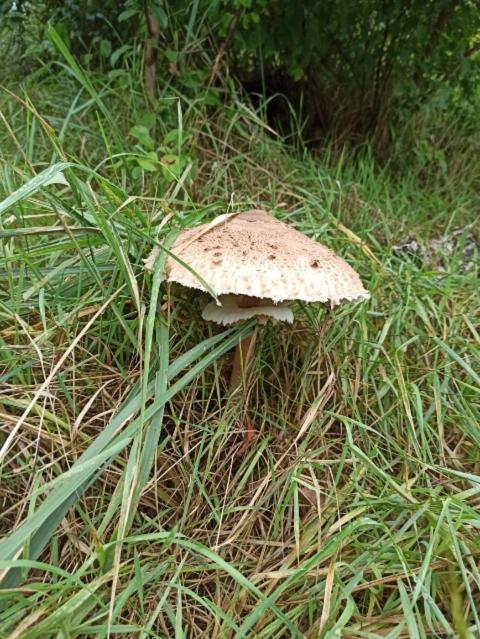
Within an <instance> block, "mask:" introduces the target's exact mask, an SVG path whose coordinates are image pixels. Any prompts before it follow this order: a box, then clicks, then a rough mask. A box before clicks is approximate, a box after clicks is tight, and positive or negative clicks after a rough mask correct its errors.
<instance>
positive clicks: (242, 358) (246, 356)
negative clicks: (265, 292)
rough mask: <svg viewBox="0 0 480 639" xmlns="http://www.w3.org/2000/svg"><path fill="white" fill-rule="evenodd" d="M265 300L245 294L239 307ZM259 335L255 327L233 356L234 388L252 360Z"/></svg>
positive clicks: (231, 386) (231, 378) (231, 385)
mask: <svg viewBox="0 0 480 639" xmlns="http://www.w3.org/2000/svg"><path fill="white" fill-rule="evenodd" d="M262 303H263V301H262V300H261V299H259V298H257V297H250V296H248V295H243V296H242V297H241V298H240V300H239V302H238V306H239V308H252V307H254V306H261V305H262ZM256 336H257V329H256V328H255V329H254V331H253V333H252V334H251V335H248V337H245V338H244V339H242V340H241V341H240V342H239V343H238V344H237V348H236V349H235V355H234V356H233V366H232V373H231V375H230V388H234V386H236V385H237V383H238V382H239V380H240V378H241V375H242V370H243V371H244V372H245V373H246V372H247V371H248V367H249V365H250V363H251V361H252V358H253V353H254V350H255V339H256Z"/></svg>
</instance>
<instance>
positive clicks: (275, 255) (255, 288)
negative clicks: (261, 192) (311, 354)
mask: <svg viewBox="0 0 480 639" xmlns="http://www.w3.org/2000/svg"><path fill="white" fill-rule="evenodd" d="M171 252H172V253H173V254H174V255H176V256H178V257H179V258H180V259H181V260H183V261H184V262H185V263H186V264H188V266H189V267H190V268H191V269H192V270H193V271H194V272H195V273H197V274H198V275H199V276H200V277H201V278H203V279H204V280H205V282H207V284H208V285H209V286H210V287H211V289H212V290H213V291H214V292H215V294H216V295H222V294H226V293H235V294H237V295H248V296H251V297H261V298H270V299H271V300H273V301H274V302H280V301H282V300H303V301H305V302H330V303H331V304H332V305H335V304H339V303H340V302H341V301H342V300H361V299H367V298H368V297H369V294H368V292H367V291H366V290H365V289H364V287H363V285H362V283H361V281H360V278H359V277H358V275H357V273H356V272H355V271H354V270H353V268H352V267H351V266H350V265H349V264H347V263H346V262H345V260H343V259H342V258H341V257H338V256H337V255H335V253H333V251H331V250H330V249H328V248H326V247H325V246H322V244H319V243H318V242H315V241H314V240H311V239H310V238H309V237H307V236H306V235H303V233H300V232H299V231H296V230H295V229H293V228H292V227H290V226H288V224H285V223H284V222H281V221H280V220H277V219H275V218H274V217H273V216H272V215H270V214H269V213H266V212H265V211H257V210H253V211H247V212H245V213H240V214H239V215H236V216H234V217H230V218H227V219H225V221H223V222H221V223H219V224H218V225H212V224H201V225H200V226H196V227H194V228H191V229H187V230H185V231H183V232H182V233H181V234H180V235H179V236H178V238H177V239H176V240H175V242H174V244H173V246H172V248H171ZM166 274H167V280H168V281H169V282H179V283H180V284H183V285H184V286H189V287H192V288H198V289H200V290H203V291H204V290H206V289H205V287H204V286H203V285H202V283H201V282H200V281H199V280H198V279H197V278H196V277H195V275H194V273H191V272H190V271H189V270H188V269H186V268H185V267H183V266H182V265H181V264H180V263H179V262H178V261H177V260H175V259H174V258H172V257H169V258H168V260H167V265H166Z"/></svg>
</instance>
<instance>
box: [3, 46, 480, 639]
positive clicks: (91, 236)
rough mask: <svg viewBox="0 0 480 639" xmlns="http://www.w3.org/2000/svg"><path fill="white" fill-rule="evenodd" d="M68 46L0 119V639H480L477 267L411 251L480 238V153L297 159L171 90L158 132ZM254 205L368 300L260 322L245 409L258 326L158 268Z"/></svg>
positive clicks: (6, 100) (246, 116) (237, 115)
mask: <svg viewBox="0 0 480 639" xmlns="http://www.w3.org/2000/svg"><path fill="white" fill-rule="evenodd" d="M57 45H58V46H59V48H60V49H62V44H61V42H58V43H57ZM63 54H64V58H65V59H66V65H67V67H66V68H60V67H59V66H58V65H57V66H55V67H54V68H53V69H52V68H51V67H46V68H43V69H41V70H39V71H37V72H36V75H35V76H34V77H33V78H32V79H28V78H27V81H26V84H25V86H24V87H23V88H22V89H21V90H19V89H18V87H17V88H16V90H14V91H13V92H9V90H7V89H5V90H4V92H3V95H2V98H1V103H0V110H1V114H0V119H1V123H0V124H1V134H0V136H1V138H0V139H1V144H0V171H1V173H2V179H1V180H0V197H1V199H0V202H2V203H0V211H1V214H0V220H1V226H0V239H1V243H2V244H1V246H2V248H1V262H0V385H1V386H0V389H1V390H0V429H1V430H0V432H1V436H0V437H1V438H0V447H1V448H0V460H1V480H0V500H1V507H2V511H3V514H2V518H1V524H0V527H1V533H2V534H3V535H4V536H3V539H2V540H1V541H0V571H1V573H2V576H3V582H2V585H3V589H2V590H0V636H2V637H22V638H23V637H25V638H26V637H28V638H30V637H31V638H33V637H62V638H63V637H99V638H100V637H107V636H127V637H128V636H132V637H137V636H138V637H162V638H166V637H175V638H182V637H205V636H212V637H219V638H222V637H264V638H273V637H289V638H290V637H306V638H308V639H310V638H313V637H315V638H317V637H322V638H325V639H326V638H328V639H337V638H339V637H342V638H351V639H354V638H355V639H357V638H360V637H362V638H367V637H368V638H372V639H373V638H380V637H382V638H383V637H389V638H391V639H393V638H400V637H419V638H420V637H421V638H423V637H459V638H460V639H467V638H473V637H475V636H478V635H479V634H480V619H479V616H480V613H479V612H478V610H479V609H480V605H479V604H480V571H479V568H478V566H479V559H480V542H479V536H478V528H479V526H480V516H479V514H478V513H479V493H480V455H479V444H480V428H479V424H480V420H479V417H480V406H479V402H478V398H479V388H480V377H479V373H478V371H479V362H480V348H479V346H480V336H479V332H478V323H479V308H480V305H479V297H478V254H476V255H475V256H474V261H473V264H474V268H473V269H470V270H465V269H464V268H463V267H462V241H460V242H459V244H458V246H457V248H456V249H455V251H454V253H453V254H452V255H451V256H448V258H446V259H448V263H447V268H446V269H440V268H439V263H436V262H435V261H434V262H426V261H425V262H422V261H419V260H418V259H415V258H414V257H412V256H409V255H406V254H403V255H402V254H398V252H397V253H396V252H395V251H394V250H392V245H393V244H395V242H397V241H398V240H400V239H401V238H403V237H404V236H405V235H409V234H415V235H416V236H417V237H420V238H427V237H439V236H441V235H442V234H444V233H448V232H449V231H451V230H452V229H454V228H457V227H463V226H464V225H466V224H467V223H469V222H474V221H475V219H476V215H477V211H478V205H479V198H478V191H477V189H476V187H477V185H478V178H479V175H480V173H479V172H478V163H477V164H475V162H474V160H473V158H474V154H472V155H468V153H469V152H468V149H467V150H466V149H462V152H461V153H460V152H458V153H457V154H456V155H455V156H454V157H452V158H451V162H450V163H449V165H448V166H447V167H446V168H439V167H438V166H437V164H436V163H435V162H436V160H435V154H433V155H432V156H428V157H427V159H425V157H423V158H421V161H417V160H415V161H413V160H412V162H411V163H409V162H408V161H404V162H403V165H402V167H403V168H402V170H400V169H399V168H398V166H399V162H400V159H401V157H400V156H401V152H400V151H398V153H397V155H395V156H394V157H392V158H391V161H390V163H389V164H388V165H387V166H385V167H384V168H380V167H379V166H378V165H377V164H376V163H375V161H374V160H373V158H372V157H371V155H369V153H368V152H365V153H364V154H362V155H360V156H356V157H349V156H348V154H347V153H345V154H344V155H343V156H341V157H335V158H334V157H329V156H328V154H327V153H326V152H325V153H324V154H323V155H320V156H319V155H317V156H315V155H312V154H310V153H307V152H306V151H302V150H300V151H296V152H293V151H292V150H291V149H289V148H288V147H286V146H285V145H284V144H283V143H282V142H281V141H280V140H278V139H275V136H273V137H272V135H271V134H270V133H269V131H268V129H267V125H266V124H265V123H263V122H262V120H261V119H260V118H259V116H258V115H257V114H256V113H255V112H254V111H253V110H252V107H251V106H249V104H248V103H246V102H245V101H244V100H243V99H242V97H241V96H236V95H231V94H224V93H222V92H221V91H220V92H219V94H218V95H217V96H216V99H218V101H219V105H217V106H216V107H212V106H210V102H211V99H209V100H206V98H205V96H202V94H201V93H200V94H199V95H198V97H197V98H195V99H193V98H191V97H190V98H189V97H188V96H187V95H186V94H185V93H183V92H182V90H181V89H178V88H175V87H174V86H173V85H172V86H168V87H167V88H166V89H165V92H164V93H162V95H161V97H160V100H159V110H158V113H157V114H156V116H157V117H156V120H155V132H154V133H151V132H150V131H151V128H152V118H151V115H149V114H148V113H146V112H145V110H144V101H143V97H142V95H141V91H140V88H139V86H138V85H137V84H136V83H135V80H134V76H133V75H132V74H129V73H123V74H119V75H117V76H116V77H113V78H112V77H110V78H107V77H94V76H92V77H90V76H88V77H87V76H86V75H85V72H84V71H83V70H82V69H81V68H80V67H76V66H75V65H73V64H72V61H71V60H70V59H69V58H68V52H67V51H63ZM52 70H54V71H55V74H52ZM210 97H211V96H210ZM222 102H223V104H222ZM134 126H136V127H137V128H136V129H133V127H134ZM138 127H140V128H138ZM129 131H130V132H131V133H130V134H129ZM152 144H153V146H152ZM467 146H468V145H467ZM472 146H473V147H475V142H474V141H472V143H471V145H470V147H472ZM158 147H160V148H158ZM470 147H469V148H470ZM430 157H433V158H434V159H433V160H431V159H430ZM249 206H262V207H266V208H270V209H272V210H273V211H274V212H275V214H276V215H277V216H278V217H281V218H283V219H286V220H288V221H289V222H290V223H292V224H294V225H295V226H296V227H297V228H299V229H300V230H302V231H303V232H305V233H307V234H308V235H310V236H311V237H314V238H316V239H319V240H320V241H322V242H323V243H325V244H327V245H328V246H330V247H332V248H333V249H334V250H336V251H337V252H338V253H339V254H341V255H342V256H344V257H345V258H346V259H347V260H348V261H349V262H350V263H351V264H352V265H354V266H355V268H356V269H357V270H358V271H359V272H360V274H361V276H362V279H363V281H364V282H365V284H366V285H367V287H368V288H369V290H370V292H371V295H372V298H371V300H370V301H369V302H368V303H364V304H361V305H358V306H348V305H345V306H343V307H340V308H338V309H335V310H330V309H326V308H324V307H322V306H321V305H298V306H297V307H296V309H295V313H296V318H297V321H296V323H295V325H294V327H293V329H292V328H291V327H284V326H275V327H272V326H266V327H264V328H262V330H261V333H260V335H259V337H258V340H257V343H258V349H257V353H256V359H255V363H254V366H253V368H252V370H251V372H250V373H249V375H248V379H246V380H244V384H243V386H242V387H241V388H240V389H238V390H237V391H236V392H234V393H230V392H229V390H228V372H229V366H230V360H231V352H232V347H233V345H234V344H235V343H236V342H237V341H238V339H239V337H240V336H241V335H244V334H247V333H248V332H249V331H251V330H252V328H253V324H248V325H246V326H244V327H240V328H235V329H233V330H229V331H223V332H222V331H219V330H217V329H216V328H215V327H214V326H211V325H206V324H205V323H204V322H202V321H201V320H200V319H199V310H200V308H201V305H202V303H203V301H204V296H202V295H196V294H193V293H192V292H191V291H185V290H182V289H181V288H180V287H174V286H171V287H169V286H166V285H165V284H164V283H161V274H162V267H163V261H164V259H165V256H166V250H168V246H169V243H170V242H171V241H172V240H173V237H174V235H175V232H176V230H178V229H179V228H180V227H184V226H191V225H194V224H197V223H200V222H202V221H206V220H209V219H211V218H212V217H213V216H214V215H216V214H219V213H223V212H225V211H226V210H242V209H245V208H247V207H249ZM155 246H159V247H161V248H162V249H165V250H161V251H160V252H159V254H158V257H157V261H156V263H155V268H154V272H153V273H149V272H147V271H145V269H144V267H143V265H144V263H143V260H144V259H145V258H146V257H147V255H148V254H149V253H150V251H151V250H152V248H154V247H155ZM245 419H249V420H250V421H251V423H252V426H253V429H254V433H255V437H254V441H253V443H252V445H251V446H250V448H249V449H248V450H247V451H246V452H242V446H243V435H242V428H243V423H244V420H245Z"/></svg>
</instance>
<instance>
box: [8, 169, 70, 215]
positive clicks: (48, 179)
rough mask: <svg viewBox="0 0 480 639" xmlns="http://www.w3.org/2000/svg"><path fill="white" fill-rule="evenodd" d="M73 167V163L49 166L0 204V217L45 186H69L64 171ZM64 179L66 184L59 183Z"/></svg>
mask: <svg viewBox="0 0 480 639" xmlns="http://www.w3.org/2000/svg"><path fill="white" fill-rule="evenodd" d="M71 166H75V164H74V163H73V162H58V163H57V164H52V166H49V167H48V169H45V170H44V171H42V172H41V173H39V174H38V175H36V176H35V177H34V178H32V179H31V180H29V181H28V182H26V183H25V184H24V185H23V186H21V187H20V188H19V189H17V190H16V191H14V192H13V193H11V194H10V195H9V196H8V197H7V198H6V199H5V200H3V202H0V215H1V214H2V213H5V211H7V210H8V209H9V208H11V207H12V206H14V205H15V204H18V203H19V202H21V201H22V200H25V199H26V198H28V197H30V196H31V195H33V194H34V193H36V192H37V191H39V190H40V189H41V188H42V187H43V186H48V185H49V184H64V183H67V184H68V182H66V180H65V177H64V175H63V173H62V171H63V170H64V169H67V168H69V167H71ZM59 176H62V177H59ZM62 178H63V180H65V182H61V181H59V180H62Z"/></svg>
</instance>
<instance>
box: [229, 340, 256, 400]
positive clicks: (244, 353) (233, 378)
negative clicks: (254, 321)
mask: <svg viewBox="0 0 480 639" xmlns="http://www.w3.org/2000/svg"><path fill="white" fill-rule="evenodd" d="M255 337H256V330H255V331H254V332H253V333H252V334H251V335H249V336H248V337H245V338H244V339H242V340H241V341H240V342H239V343H238V344H237V348H236V349H235V355H234V356H233V366H232V373H231V375H230V388H233V387H234V386H236V385H237V383H238V382H239V380H240V378H241V376H242V370H243V371H244V372H246V371H247V369H248V366H249V364H250V362H251V360H252V355H253V351H254V348H255Z"/></svg>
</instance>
